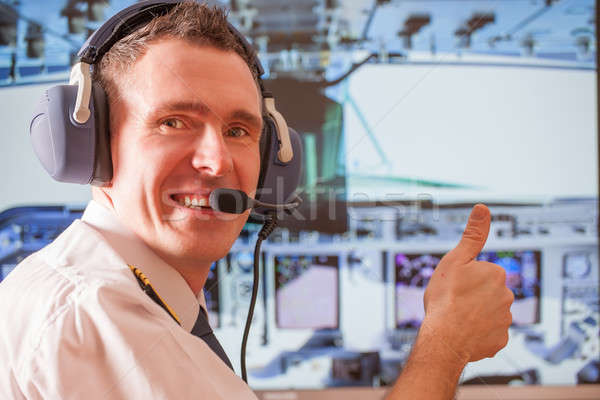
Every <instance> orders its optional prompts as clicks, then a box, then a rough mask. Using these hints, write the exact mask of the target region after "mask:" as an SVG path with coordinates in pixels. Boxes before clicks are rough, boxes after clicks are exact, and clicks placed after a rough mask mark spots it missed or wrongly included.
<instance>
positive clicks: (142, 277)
mask: <svg viewBox="0 0 600 400" xmlns="http://www.w3.org/2000/svg"><path fill="white" fill-rule="evenodd" d="M127 266H128V267H129V269H131V271H132V272H133V274H134V275H135V276H136V277H137V278H138V279H139V280H141V281H142V282H143V283H144V285H146V286H147V287H148V288H150V290H151V291H152V294H154V295H155V296H156V297H157V298H158V300H160V303H161V304H160V305H161V306H163V307H164V308H165V310H166V311H167V312H168V313H169V314H170V315H171V317H173V319H174V320H175V321H177V323H178V324H179V325H181V320H180V319H179V317H178V316H177V314H176V313H175V311H174V310H173V309H172V308H171V307H170V306H169V305H168V304H167V303H166V302H165V301H164V300H163V298H162V297H160V295H159V294H158V292H157V291H156V290H155V289H154V286H152V284H151V283H150V279H148V278H147V277H146V275H144V273H143V272H142V271H140V269H139V268H137V267H134V266H133V265H130V264H127Z"/></svg>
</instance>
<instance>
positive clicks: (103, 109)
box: [90, 83, 113, 186]
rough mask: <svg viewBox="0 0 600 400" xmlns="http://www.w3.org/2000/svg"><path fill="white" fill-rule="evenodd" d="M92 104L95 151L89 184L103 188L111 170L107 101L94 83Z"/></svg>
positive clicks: (110, 175)
mask: <svg viewBox="0 0 600 400" xmlns="http://www.w3.org/2000/svg"><path fill="white" fill-rule="evenodd" d="M92 102H93V104H94V110H93V112H94V118H95V121H96V123H95V127H94V137H95V139H96V149H95V152H94V173H93V176H92V180H91V182H90V183H91V184H92V185H94V186H105V185H107V184H108V183H110V181H111V180H112V176H113V168H112V157H111V155H110V126H109V119H108V99H107V97H106V93H105V92H104V90H103V89H102V87H101V86H100V85H99V84H97V83H94V84H93V87H92Z"/></svg>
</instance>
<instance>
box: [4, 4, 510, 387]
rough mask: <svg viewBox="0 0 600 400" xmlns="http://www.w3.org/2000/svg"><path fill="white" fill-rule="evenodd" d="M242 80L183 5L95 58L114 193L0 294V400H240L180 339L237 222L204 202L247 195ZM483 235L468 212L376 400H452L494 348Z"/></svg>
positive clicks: (255, 145)
mask: <svg viewBox="0 0 600 400" xmlns="http://www.w3.org/2000/svg"><path fill="white" fill-rule="evenodd" d="M254 74H255V72H254V71H253V69H252V68H249V60H248V57H247V55H245V53H244V52H243V51H242V50H241V48H240V46H239V43H237V41H236V39H235V37H233V35H232V34H231V33H230V32H229V31H228V30H227V26H226V19H225V16H224V14H223V12H222V11H220V10H218V9H211V8H208V7H206V6H200V5H198V4H196V3H193V2H192V3H184V4H183V5H181V6H178V7H176V8H174V9H173V10H172V11H170V12H169V13H168V14H166V15H164V16H160V17H157V18H155V19H153V20H152V21H151V22H150V23H148V24H147V25H146V26H144V27H142V28H140V29H137V30H136V31H134V32H132V33H131V34H130V35H129V36H127V37H125V38H124V39H122V40H120V41H119V42H118V43H116V44H115V45H114V46H113V47H112V49H111V50H110V51H109V53H107V54H106V55H105V56H104V58H103V60H102V62H101V63H100V65H99V67H98V69H97V70H96V71H95V76H96V80H97V81H99V82H100V83H101V84H102V86H103V87H104V89H105V90H106V92H107V94H108V97H109V106H110V131H111V154H112V160H113V168H114V174H113V179H112V181H111V183H110V184H109V185H108V186H106V187H102V188H93V199H94V200H93V201H92V202H90V204H89V205H88V207H87V208H86V211H85V213H84V216H83V218H82V220H81V221H76V222H74V223H73V224H72V225H71V226H70V227H69V228H68V229H67V230H66V231H65V232H64V233H63V234H62V235H61V236H60V237H59V238H57V240H56V241H55V242H53V243H52V244H51V245H49V246H47V247H46V248H44V249H43V250H41V251H40V252H38V253H36V254H34V255H32V256H30V257H29V258H27V259H26V260H25V261H24V262H23V263H21V264H20V265H19V266H18V267H17V268H16V269H15V270H14V271H13V272H12V273H11V274H10V276H9V277H8V278H7V279H6V280H5V281H4V282H2V284H1V285H0V299H1V301H0V313H1V315H2V317H0V357H1V359H2V360H3V361H4V362H3V367H2V368H3V371H2V372H3V373H1V374H0V394H1V396H2V398H16V399H20V398H32V399H36V398H47V399H58V398H60V399H63V398H77V399H79V398H88V399H89V398H111V399H112V398H117V399H120V398H123V399H138V398H169V399H184V398H195V399H197V398H207V399H234V398H243V399H250V398H255V397H254V395H253V393H252V391H251V390H250V389H249V388H248V387H247V386H246V385H245V384H244V383H243V382H242V381H241V380H240V379H239V378H238V377H237V376H236V375H235V374H234V372H233V371H232V369H231V368H230V366H229V365H228V364H229V360H228V359H227V357H226V356H225V355H224V354H222V353H221V351H222V350H221V351H220V350H219V346H218V343H216V344H215V342H216V339H214V340H212V342H211V340H207V338H206V337H204V338H199V337H198V336H201V335H197V332H195V329H196V326H197V323H198V321H201V320H202V319H203V318H205V315H204V310H203V308H204V299H203V296H202V288H203V286H204V283H205V281H206V278H207V274H208V272H209V268H210V265H211V264H212V263H213V262H214V261H215V260H217V259H219V258H222V257H223V256H224V255H225V254H226V253H227V252H228V251H229V249H230V247H231V245H232V244H233V242H234V241H235V239H236V238H237V236H238V234H239V233H240V231H241V229H242V227H243V225H244V223H245V221H246V219H247V217H248V214H247V213H245V214H242V215H225V214H220V213H217V212H215V211H212V210H211V209H209V208H208V207H206V206H207V198H208V195H209V194H210V192H211V191H212V190H213V189H215V188H218V187H230V188H235V189H240V190H243V191H245V192H247V193H250V194H253V193H254V191H255V190H256V186H257V182H258V175H259V168H260V165H259V163H260V161H259V159H260V157H259V141H260V134H261V124H262V119H261V112H262V109H261V103H262V99H261V98H260V97H261V96H260V91H259V90H258V88H257V85H256V76H255V75H254ZM489 224H490V214H489V211H488V210H487V208H486V207H485V206H476V207H475V209H474V211H473V213H472V215H471V218H470V220H469V223H468V226H467V229H466V231H465V234H464V237H463V239H462V240H461V242H460V243H459V245H458V246H457V247H456V248H455V249H454V250H453V251H451V252H450V253H448V255H446V257H444V259H443V260H442V262H441V263H440V265H439V266H438V268H437V269H436V272H435V273H434V275H433V277H432V279H431V282H430V285H429V287H428V288H427V292H426V295H425V306H426V317H425V320H424V323H423V326H422V328H421V331H420V334H419V337H418V339H417V341H416V344H415V347H414V350H413V353H412V355H411V357H410V360H409V362H408V364H407V365H406V367H405V368H404V371H403V373H402V376H401V377H400V378H399V380H398V382H397V383H396V385H395V386H394V388H393V389H392V391H391V393H390V398H394V399H400V398H407V399H415V398H427V399H448V398H451V397H452V396H453V394H454V391H455V387H456V384H457V381H458V377H459V375H460V373H461V371H462V369H463V367H464V366H465V365H466V363H467V362H469V361H474V360H478V359H481V358H484V357H490V356H493V355H494V354H495V353H496V352H497V351H498V350H499V349H501V348H502V347H504V345H505V344H506V342H507V339H508V337H507V329H508V326H509V325H510V323H511V315H510V310H509V308H510V304H511V302H512V293H511V292H510V290H508V289H507V288H506V286H505V283H504V280H505V275H504V272H503V270H502V268H500V267H498V266H496V265H494V264H489V263H483V262H476V261H473V260H474V258H475V256H476V255H477V254H478V253H479V252H480V250H481V248H482V247H483V245H484V243H485V240H486V237H487V232H488V230H489ZM132 270H133V271H134V272H136V275H137V277H138V278H139V280H140V281H141V283H140V284H138V279H136V276H134V274H132ZM140 285H141V286H144V288H145V289H146V292H147V293H145V292H144V291H142V290H141V289H140Z"/></svg>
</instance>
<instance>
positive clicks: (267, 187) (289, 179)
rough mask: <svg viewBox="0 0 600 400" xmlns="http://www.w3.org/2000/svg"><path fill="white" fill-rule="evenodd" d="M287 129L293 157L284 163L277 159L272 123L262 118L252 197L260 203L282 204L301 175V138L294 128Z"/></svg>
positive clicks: (292, 193) (288, 200) (259, 211)
mask: <svg viewBox="0 0 600 400" xmlns="http://www.w3.org/2000/svg"><path fill="white" fill-rule="evenodd" d="M288 129H289V134H290V141H291V144H292V150H293V152H294V157H293V158H292V159H291V160H290V161H289V162H287V163H283V162H281V161H279V159H278V158H277V152H278V151H279V140H278V139H277V133H276V132H275V124H274V123H273V121H271V120H270V119H266V120H265V130H264V132H263V139H262V140H263V143H262V146H261V173H260V177H259V182H258V187H257V192H256V199H257V200H260V201H262V202H264V203H272V204H284V203H287V202H290V201H292V200H293V199H294V197H295V191H296V188H297V187H298V184H299V183H300V178H301V176H302V157H303V155H302V141H301V139H300V135H299V134H298V132H296V131H295V130H293V129H292V128H288ZM266 211H267V210H266V209H262V208H256V209H254V210H253V213H254V214H259V215H263V214H264V213H265V212H266Z"/></svg>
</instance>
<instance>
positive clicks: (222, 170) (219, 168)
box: [192, 125, 233, 178]
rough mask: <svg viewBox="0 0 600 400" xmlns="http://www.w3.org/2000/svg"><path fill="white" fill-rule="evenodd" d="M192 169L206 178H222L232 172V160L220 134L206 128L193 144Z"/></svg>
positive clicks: (217, 131)
mask: <svg viewBox="0 0 600 400" xmlns="http://www.w3.org/2000/svg"><path fill="white" fill-rule="evenodd" d="M192 167H193V168H194V169H195V170H197V171H198V172H200V173H202V174H204V175H206V176H208V177H215V178H218V177H222V176H225V175H227V174H228V173H230V172H231V171H232V170H233V159H232V157H231V153H230V151H229V148H228V146H227V143H226V142H225V138H224V137H223V135H222V134H221V132H220V131H219V130H217V129H215V128H213V127H211V126H208V125H207V126H206V128H205V129H204V131H203V132H202V134H200V135H198V136H197V139H196V140H195V142H194V148H193V155H192Z"/></svg>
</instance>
